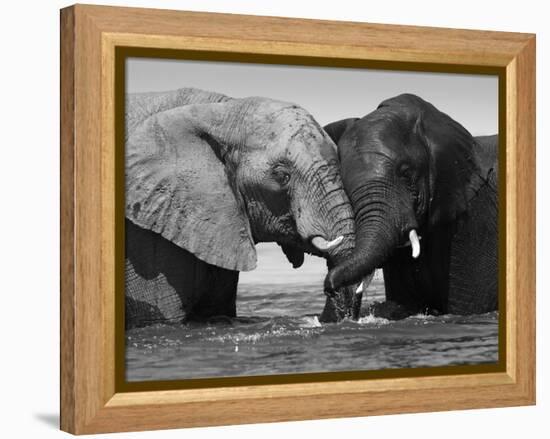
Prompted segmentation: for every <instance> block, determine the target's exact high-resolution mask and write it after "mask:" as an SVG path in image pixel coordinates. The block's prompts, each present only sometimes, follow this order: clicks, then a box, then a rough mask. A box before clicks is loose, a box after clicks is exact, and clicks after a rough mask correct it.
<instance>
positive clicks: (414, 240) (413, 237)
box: [409, 229, 420, 259]
mask: <svg viewBox="0 0 550 439" xmlns="http://www.w3.org/2000/svg"><path fill="white" fill-rule="evenodd" d="M409 240H410V241H411V246H412V257H413V258H414V259H416V258H418V257H419V256H420V240H419V239H418V235H417V234H416V230H414V229H412V230H411V231H410V232H409Z"/></svg>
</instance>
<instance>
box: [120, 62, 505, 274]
mask: <svg viewBox="0 0 550 439" xmlns="http://www.w3.org/2000/svg"><path fill="white" fill-rule="evenodd" d="M126 75H127V76H126V90H127V92H129V93H132V92H144V91H166V90H174V89H177V88H182V87H196V88H201V89H204V90H210V91H216V92H219V93H224V94H227V95H229V96H232V97H246V96H265V97H269V98H272V99H278V100H282V101H289V102H295V103H297V104H299V105H300V106H302V107H304V108H305V109H307V110H308V111H309V112H310V113H311V114H312V115H313V116H314V117H315V119H316V120H317V121H318V122H319V123H320V124H321V125H326V124H327V123H330V122H333V121H336V120H339V119H343V118H346V117H362V116H364V115H365V114H367V113H370V112H371V111H373V110H374V109H375V108H376V107H377V106H378V104H379V103H380V102H381V101H383V100H384V99H387V98H390V97H393V96H396V95H398V94H401V93H413V94H417V95H418V96H420V97H422V98H423V99H425V100H427V101H428V102H431V103H432V104H434V105H435V106H436V107H437V108H439V109H440V110H441V111H443V112H445V113H447V114H448V115H449V116H451V117H452V118H454V119H456V120H457V121H458V122H460V123H461V124H462V125H464V126H465V127H466V128H467V129H468V130H469V131H470V132H471V133H472V134H473V135H474V136H477V135H486V134H496V133H497V130H498V78H497V77H496V76H489V75H463V74H454V73H452V74H451V73H424V72H396V71H388V70H369V69H350V68H327V67H309V66H307V67H303V66H281V65H267V64H249V63H228V62H213V61H185V60H164V59H149V58H130V59H128V61H127V64H126ZM256 250H257V251H258V268H257V269H256V270H254V271H252V272H248V273H244V272H243V273H241V276H240V282H242V283H277V282H304V281H307V282H309V281H318V282H319V283H320V284H321V282H322V280H323V278H324V276H325V274H326V265H325V261H324V259H321V258H316V257H306V261H305V262H304V265H303V266H302V267H301V268H299V269H297V270H294V269H292V266H291V265H290V263H288V262H287V261H286V258H285V256H284V254H283V253H282V252H281V250H280V249H279V247H278V246H277V245H276V244H260V245H258V246H256Z"/></svg>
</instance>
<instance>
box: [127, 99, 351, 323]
mask: <svg viewBox="0 0 550 439" xmlns="http://www.w3.org/2000/svg"><path fill="white" fill-rule="evenodd" d="M126 125H127V131H126V307H125V310H126V316H125V317H126V326H127V327H133V326H143V325H147V324H151V323H154V322H159V321H164V322H166V321H168V322H183V321H186V320H190V319H206V318H209V317H212V316H218V315H223V316H230V317H231V316H235V304H236V291H237V283H238V278H239V271H242V270H244V271H246V270H252V269H254V268H255V266H256V251H255V243H257V242H277V243H278V244H279V245H280V246H281V247H282V250H283V252H284V253H285V255H286V256H287V258H288V260H289V261H290V262H291V263H292V264H293V266H294V267H299V266H300V265H301V264H302V263H303V260H304V252H308V253H312V254H315V255H318V256H323V257H325V258H326V259H327V260H328V262H329V264H331V266H332V265H336V264H339V263H341V262H342V261H344V260H345V258H346V256H347V255H348V254H349V252H350V251H351V250H352V249H353V246H354V222H353V211H352V208H351V205H350V203H349V200H348V198H347V196H346V194H345V192H344V190H343V187H342V182H341V180H340V176H339V173H338V160H337V155H336V149H335V148H336V147H335V145H334V143H333V142H332V140H331V139H330V137H329V136H328V135H327V134H326V133H325V132H324V130H323V129H322V128H321V127H320V126H319V125H318V124H317V123H316V122H315V120H314V119H313V118H312V116H311V115H310V114H309V113H307V112H306V111H305V110H304V109H302V108H300V107H298V106H297V105H294V104H290V103H285V102H278V101H274V100H271V99H266V98H258V97H254V98H245V99H231V98H229V97H227V96H224V95H221V94H216V93H210V92H205V91H201V90H195V89H181V90H177V91H173V92H166V93H146V94H137V95H130V96H129V97H128V99H127V103H126Z"/></svg>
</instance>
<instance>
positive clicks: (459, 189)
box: [124, 57, 499, 382]
mask: <svg viewBox="0 0 550 439" xmlns="http://www.w3.org/2000/svg"><path fill="white" fill-rule="evenodd" d="M125 71H126V78H125V93H126V95H125V97H126V99H125V223H124V228H125V246H124V247H125V261H126V262H125V264H126V265H125V304H124V325H125V374H126V380H127V381H128V382H143V381H163V380H187V379H197V378H222V377H235V376H270V375H281V374H302V373H319V372H338V371H372V370H390V369H408V368H426V367H438V366H460V365H480V364H495V363H497V362H498V360H499V303H498V296H499V268H498V267H499V258H498V254H499V237H498V229H499V228H498V223H499V184H498V174H499V163H498V150H499V148H498V128H499V124H498V121H499V102H498V98H499V84H498V77H497V76H495V75H482V74H476V75H474V74H472V75H470V74H456V73H431V72H413V71H390V70H374V69H365V68H341V67H312V66H296V65H269V64H254V63H237V62H215V61H191V60H171V59H160V58H159V59H155V58H138V57H135V58H127V59H126V66H125Z"/></svg>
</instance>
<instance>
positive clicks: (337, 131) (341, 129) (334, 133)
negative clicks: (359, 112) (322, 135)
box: [323, 117, 359, 145]
mask: <svg viewBox="0 0 550 439" xmlns="http://www.w3.org/2000/svg"><path fill="white" fill-rule="evenodd" d="M357 120H359V118H357V117H350V118H348V119H342V120H338V121H336V122H332V123H329V124H328V125H325V126H324V127H323V129H324V130H325V131H326V133H327V134H328V135H329V137H330V138H331V139H332V141H333V142H334V143H335V144H336V145H338V142H339V141H340V137H342V134H344V133H345V132H346V130H347V129H348V128H349V127H351V126H352V125H353V124H354V123H355V121H357Z"/></svg>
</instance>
